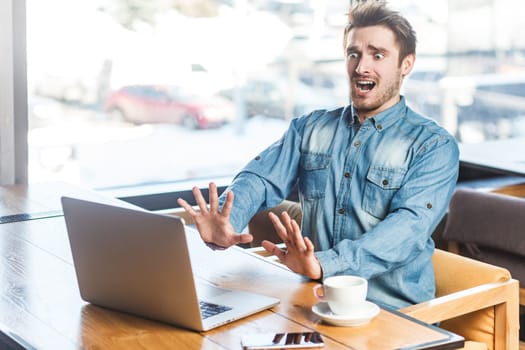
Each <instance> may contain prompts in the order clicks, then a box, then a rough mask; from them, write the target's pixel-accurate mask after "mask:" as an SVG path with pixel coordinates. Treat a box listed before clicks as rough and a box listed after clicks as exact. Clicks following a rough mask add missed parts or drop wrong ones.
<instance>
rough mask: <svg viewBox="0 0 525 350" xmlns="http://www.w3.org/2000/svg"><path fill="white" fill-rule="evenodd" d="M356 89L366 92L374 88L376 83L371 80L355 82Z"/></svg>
mask: <svg viewBox="0 0 525 350" xmlns="http://www.w3.org/2000/svg"><path fill="white" fill-rule="evenodd" d="M356 86H357V88H358V89H359V90H360V91H362V92H368V91H370V90H372V89H373V88H374V86H376V83H374V82H373V81H371V80H357V81H356Z"/></svg>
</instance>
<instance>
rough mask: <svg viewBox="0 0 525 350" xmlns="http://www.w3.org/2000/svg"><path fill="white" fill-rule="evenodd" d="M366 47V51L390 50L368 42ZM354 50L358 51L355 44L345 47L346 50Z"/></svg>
mask: <svg viewBox="0 0 525 350" xmlns="http://www.w3.org/2000/svg"><path fill="white" fill-rule="evenodd" d="M366 48H367V50H368V51H374V52H384V53H390V50H388V49H385V48H384V47H380V46H375V45H372V44H369V45H368V46H367V47H366ZM356 51H357V52H359V49H358V46H357V45H353V46H349V47H347V48H346V52H356Z"/></svg>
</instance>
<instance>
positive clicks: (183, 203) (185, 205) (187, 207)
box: [177, 198, 197, 216]
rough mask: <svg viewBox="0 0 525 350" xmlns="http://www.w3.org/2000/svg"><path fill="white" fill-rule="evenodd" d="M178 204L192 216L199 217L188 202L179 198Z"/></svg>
mask: <svg viewBox="0 0 525 350" xmlns="http://www.w3.org/2000/svg"><path fill="white" fill-rule="evenodd" d="M177 203H179V205H180V206H181V207H182V208H183V209H184V210H185V211H186V212H187V213H188V214H190V215H191V216H195V215H197V212H196V211H195V210H193V208H192V206H191V205H189V203H188V202H186V201H185V200H184V199H182V198H178V199H177Z"/></svg>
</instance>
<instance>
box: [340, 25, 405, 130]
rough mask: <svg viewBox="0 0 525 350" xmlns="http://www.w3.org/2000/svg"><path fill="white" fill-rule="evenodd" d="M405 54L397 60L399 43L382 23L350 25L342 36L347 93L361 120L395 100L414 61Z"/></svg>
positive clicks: (398, 96) (397, 99) (387, 106)
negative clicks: (346, 74)
mask: <svg viewBox="0 0 525 350" xmlns="http://www.w3.org/2000/svg"><path fill="white" fill-rule="evenodd" d="M414 60H415V56H414V55H408V56H407V57H405V58H404V59H403V61H402V62H401V65H400V64H399V45H398V44H397V42H396V40H395V36H394V33H393V32H392V31H391V30H390V29H388V28H387V27H385V26H382V25H378V26H371V27H364V28H354V29H352V30H350V32H349V33H348V35H347V38H346V67H347V72H348V77H349V82H350V96H351V98H352V103H353V105H354V108H356V110H357V113H358V114H359V117H360V119H361V120H364V119H365V118H368V117H370V116H373V115H376V114H377V113H379V112H382V111H384V110H385V109H387V108H389V107H391V106H393V105H394V104H396V103H397V102H399V98H400V92H399V91H400V89H401V82H402V81H403V77H404V76H405V75H407V74H408V73H409V72H410V70H411V69H412V66H413V64H414Z"/></svg>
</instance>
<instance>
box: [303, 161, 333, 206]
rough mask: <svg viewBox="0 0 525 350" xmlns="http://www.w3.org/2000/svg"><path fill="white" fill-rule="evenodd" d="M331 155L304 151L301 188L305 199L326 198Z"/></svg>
mask: <svg viewBox="0 0 525 350" xmlns="http://www.w3.org/2000/svg"><path fill="white" fill-rule="evenodd" d="M329 164H330V156H329V155H326V154H314V153H304V154H303V155H302V156H301V161H300V169H299V171H300V174H299V190H300V192H301V193H302V195H303V196H304V199H319V198H324V196H325V191H326V181H327V176H328V166H329Z"/></svg>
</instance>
